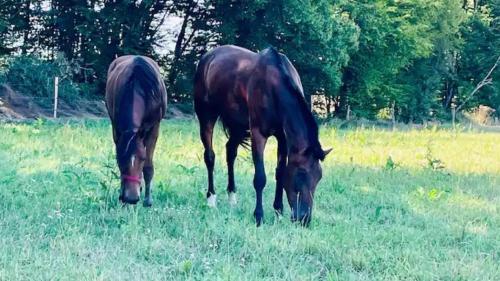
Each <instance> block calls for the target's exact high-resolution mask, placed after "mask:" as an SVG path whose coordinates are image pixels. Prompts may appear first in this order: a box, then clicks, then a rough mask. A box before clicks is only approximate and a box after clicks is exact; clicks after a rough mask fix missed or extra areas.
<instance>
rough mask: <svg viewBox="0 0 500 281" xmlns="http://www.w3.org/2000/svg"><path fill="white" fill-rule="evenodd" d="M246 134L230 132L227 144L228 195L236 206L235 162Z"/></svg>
mask: <svg viewBox="0 0 500 281" xmlns="http://www.w3.org/2000/svg"><path fill="white" fill-rule="evenodd" d="M245 136H246V132H240V131H230V136H229V140H228V142H227V143H226V160H227V176H228V182H227V193H228V196H229V204H230V205H231V206H235V205H236V203H237V200H236V185H235V183H234V162H235V160H236V156H237V155H238V146H239V145H240V144H241V143H242V142H243V140H244V139H245Z"/></svg>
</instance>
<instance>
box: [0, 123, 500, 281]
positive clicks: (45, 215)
mask: <svg viewBox="0 0 500 281" xmlns="http://www.w3.org/2000/svg"><path fill="white" fill-rule="evenodd" d="M0 131H1V132H2V137H1V138H0V159H1V160H0V191H1V192H0V280H134V279H135V280H137V279H140V280H184V279H187V280H500V268H499V264H500V158H499V152H500V135H499V134H488V133H475V132H458V131H452V130H423V131H408V132H387V131H378V130H373V129H359V130H347V131H344V130H336V129H335V128H330V127H323V128H321V139H322V142H323V145H324V146H325V147H328V146H332V147H334V152H333V153H332V154H331V155H332V156H329V158H328V159H327V160H326V161H325V162H324V163H323V169H324V178H323V180H322V181H321V183H320V186H319V187H318V191H317V193H316V201H315V207H314V212H313V222H312V225H311V227H310V228H307V229H304V228H302V227H299V226H297V225H295V224H292V223H291V222H290V220H289V219H288V216H289V210H288V209H287V211H286V213H285V216H284V217H283V218H281V219H280V218H277V217H275V215H274V213H273V210H272V200H273V196H274V181H273V180H272V179H274V168H275V164H276V160H275V155H276V144H275V142H274V141H271V142H270V145H269V146H268V148H267V150H266V169H267V172H268V179H269V180H268V185H267V187H266V190H265V198H264V200H265V203H266V204H265V206H264V208H265V212H266V213H265V215H266V217H265V224H264V225H263V226H262V227H260V228H256V227H255V225H254V220H253V217H252V213H253V208H254V204H255V201H254V191H253V187H252V185H251V183H252V175H253V166H252V162H251V156H250V153H249V152H248V151H245V150H244V149H240V150H239V156H238V160H237V164H236V183H237V187H238V196H239V205H238V206H237V207H235V208H230V207H229V205H228V202H227V198H226V196H225V194H226V193H225V189H226V176H227V173H226V169H225V159H224V155H225V153H224V150H223V148H224V147H225V145H224V144H225V141H226V140H225V137H224V136H223V133H221V130H218V132H217V134H216V136H215V140H214V143H215V144H216V155H217V158H216V163H217V164H216V172H215V182H216V187H217V191H218V194H219V198H218V199H219V202H218V208H217V209H209V208H207V207H206V206H205V197H204V196H205V195H204V194H205V192H206V171H205V166H204V163H203V157H202V155H203V151H202V146H201V143H200V141H199V139H198V133H197V132H198V129H197V124H196V122H195V121H172V120H168V121H166V122H165V123H164V124H163V129H162V134H161V136H160V140H159V144H158V149H157V153H156V158H155V163H156V175H155V178H154V182H155V186H154V190H153V196H154V199H155V202H154V206H153V208H151V209H146V208H143V207H141V206H138V207H122V206H121V205H120V204H119V203H118V202H117V198H118V185H119V181H118V179H117V177H116V173H117V168H116V165H115V161H114V151H113V144H112V139H111V127H110V125H109V123H108V122H106V121H72V122H67V123H66V122H62V123H51V122H46V121H38V122H34V123H31V124H6V123H2V124H0ZM285 205H287V204H286V203H285ZM287 208H288V206H287Z"/></svg>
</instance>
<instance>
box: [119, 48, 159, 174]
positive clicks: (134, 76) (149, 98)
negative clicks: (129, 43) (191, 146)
mask: <svg viewBox="0 0 500 281" xmlns="http://www.w3.org/2000/svg"><path fill="white" fill-rule="evenodd" d="M129 67H131V68H132V71H131V74H130V75H129V77H127V78H125V79H126V82H125V83H124V85H123V87H122V88H121V92H120V94H119V99H118V102H119V105H118V107H116V109H115V111H116V113H115V114H118V116H117V118H118V120H117V124H118V127H119V131H120V137H119V139H118V143H117V146H116V150H117V151H116V157H117V160H118V164H119V165H120V166H121V165H126V161H129V160H130V157H131V156H132V154H133V153H134V152H135V151H136V148H137V144H136V141H135V138H136V132H134V131H132V130H131V127H132V126H131V125H132V122H133V121H132V112H133V97H134V95H140V96H141V97H143V98H144V101H145V102H146V108H147V107H148V105H147V104H151V103H154V102H160V103H161V102H163V103H164V100H163V99H164V97H163V94H162V91H161V85H160V81H159V80H158V77H157V71H156V70H155V69H154V68H153V67H152V66H151V64H150V63H149V62H147V61H146V60H145V59H144V58H142V57H139V56H137V57H135V58H134V59H133V61H132V63H131V65H130V66H129ZM164 114H165V109H163V115H164Z"/></svg>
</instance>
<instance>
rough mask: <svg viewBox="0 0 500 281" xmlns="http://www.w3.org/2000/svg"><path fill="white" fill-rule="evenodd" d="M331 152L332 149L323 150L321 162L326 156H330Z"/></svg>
mask: <svg viewBox="0 0 500 281" xmlns="http://www.w3.org/2000/svg"><path fill="white" fill-rule="evenodd" d="M332 151H333V148H329V149H327V150H323V160H324V159H325V158H326V156H328V154H330V152H332Z"/></svg>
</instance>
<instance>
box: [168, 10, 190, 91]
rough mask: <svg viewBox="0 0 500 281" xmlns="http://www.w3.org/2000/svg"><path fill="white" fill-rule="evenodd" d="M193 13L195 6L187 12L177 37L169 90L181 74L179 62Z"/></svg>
mask: <svg viewBox="0 0 500 281" xmlns="http://www.w3.org/2000/svg"><path fill="white" fill-rule="evenodd" d="M192 11H193V6H190V7H189V8H188V9H187V10H186V14H185V15H184V19H183V21H182V26H181V30H180V31H179V35H177V41H176V43H175V49H174V58H173V60H172V66H171V67H170V73H169V74H168V80H167V81H168V87H169V88H172V87H173V85H174V82H175V79H176V78H177V75H178V72H179V68H178V67H177V64H178V63H179V60H180V58H181V56H182V50H183V42H184V37H185V36H186V29H187V26H188V23H189V20H190V17H191V15H192Z"/></svg>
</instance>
